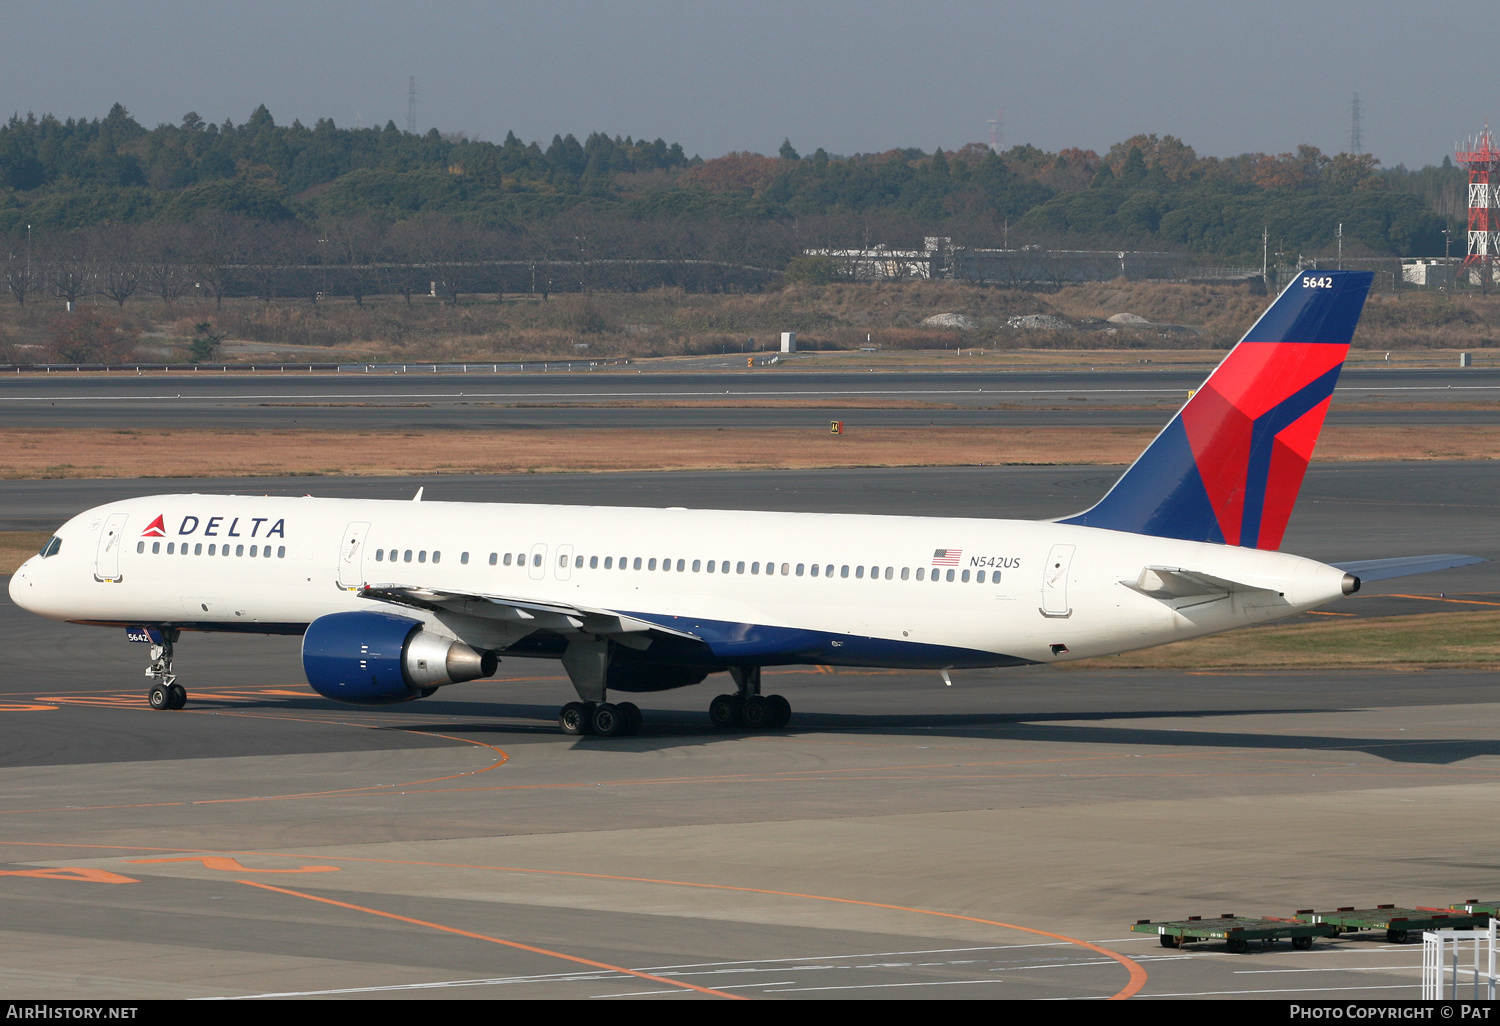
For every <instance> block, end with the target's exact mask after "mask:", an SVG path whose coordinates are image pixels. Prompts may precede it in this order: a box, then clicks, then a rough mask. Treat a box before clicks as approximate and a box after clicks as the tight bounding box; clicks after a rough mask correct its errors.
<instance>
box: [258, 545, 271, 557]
mask: <svg viewBox="0 0 1500 1026" xmlns="http://www.w3.org/2000/svg"><path fill="white" fill-rule="evenodd" d="M260 558H261V559H270V558H271V546H269V545H262V546H261V547H260Z"/></svg>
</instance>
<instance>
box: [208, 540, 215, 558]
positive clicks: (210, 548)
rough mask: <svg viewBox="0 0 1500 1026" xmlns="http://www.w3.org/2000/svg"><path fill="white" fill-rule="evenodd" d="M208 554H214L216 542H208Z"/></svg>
mask: <svg viewBox="0 0 1500 1026" xmlns="http://www.w3.org/2000/svg"><path fill="white" fill-rule="evenodd" d="M208 554H209V555H210V556H212V555H214V543H213V542H209V543H208Z"/></svg>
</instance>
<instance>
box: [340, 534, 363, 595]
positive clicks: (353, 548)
mask: <svg viewBox="0 0 1500 1026" xmlns="http://www.w3.org/2000/svg"><path fill="white" fill-rule="evenodd" d="M369 533H370V525H369V524H367V523H351V524H350V525H349V526H348V527H346V528H344V534H343V536H342V537H341V538H340V539H339V587H340V588H345V589H347V590H349V591H353V590H354V589H355V588H358V587H359V586H360V585H361V584H363V583H365V577H364V569H365V536H366V535H368V534H369Z"/></svg>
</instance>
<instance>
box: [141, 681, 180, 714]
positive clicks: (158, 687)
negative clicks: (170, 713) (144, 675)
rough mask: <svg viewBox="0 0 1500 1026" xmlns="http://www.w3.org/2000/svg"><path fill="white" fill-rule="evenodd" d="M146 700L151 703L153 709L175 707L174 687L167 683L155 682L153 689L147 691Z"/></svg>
mask: <svg viewBox="0 0 1500 1026" xmlns="http://www.w3.org/2000/svg"><path fill="white" fill-rule="evenodd" d="M146 701H147V702H149V703H151V708H153V709H158V710H160V709H173V708H175V706H173V704H172V701H173V697H172V689H171V688H169V687H167V686H166V685H165V684H153V685H151V690H150V691H148V692H146Z"/></svg>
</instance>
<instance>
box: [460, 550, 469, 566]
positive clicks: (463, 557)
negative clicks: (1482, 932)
mask: <svg viewBox="0 0 1500 1026" xmlns="http://www.w3.org/2000/svg"><path fill="white" fill-rule="evenodd" d="M458 565H459V566H468V565H469V554H468V553H467V552H460V553H459V554H458Z"/></svg>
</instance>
